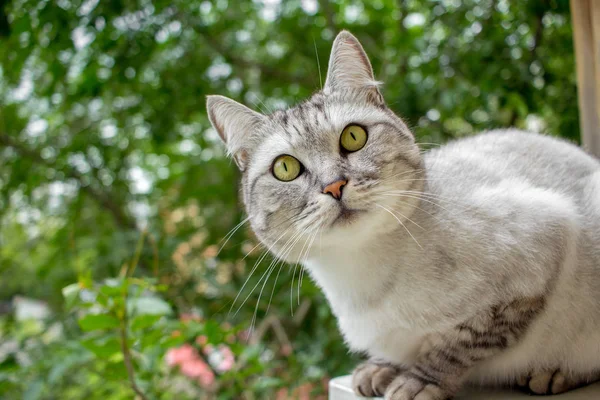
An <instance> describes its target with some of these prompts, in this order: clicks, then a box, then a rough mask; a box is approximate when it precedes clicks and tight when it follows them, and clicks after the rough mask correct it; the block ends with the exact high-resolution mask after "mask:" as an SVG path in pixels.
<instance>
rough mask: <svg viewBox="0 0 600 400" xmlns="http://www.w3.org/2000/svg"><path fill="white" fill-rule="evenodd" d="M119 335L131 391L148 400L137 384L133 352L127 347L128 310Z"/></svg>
mask: <svg viewBox="0 0 600 400" xmlns="http://www.w3.org/2000/svg"><path fill="white" fill-rule="evenodd" d="M119 334H120V336H121V352H122V353H123V362H124V363H125V368H126V369H127V378H129V384H130V385H131V389H133V391H134V392H135V393H136V394H137V395H138V396H140V398H141V399H142V400H148V398H147V397H146V395H145V394H144V392H143V391H142V389H140V388H139V386H138V385H137V383H136V382H135V369H134V368H133V362H132V361H131V352H130V351H129V346H128V345H127V310H125V312H124V314H123V319H121V326H120V328H119Z"/></svg>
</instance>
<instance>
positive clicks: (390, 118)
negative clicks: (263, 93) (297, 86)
mask: <svg viewBox="0 0 600 400" xmlns="http://www.w3.org/2000/svg"><path fill="white" fill-rule="evenodd" d="M208 110H209V115H210V118H211V121H212V123H213V125H214V126H215V128H216V129H217V130H218V131H219V133H220V134H221V136H222V137H223V139H224V140H225V141H226V143H227V144H228V150H229V151H230V153H231V154H232V155H233V156H234V158H235V160H236V162H237V164H238V166H239V167H240V168H241V170H242V171H243V178H242V194H243V200H244V204H245V206H246V211H247V213H248V216H249V218H250V223H251V225H252V228H253V230H254V231H255V233H256V234H257V235H258V237H259V238H260V239H261V241H262V242H263V244H265V245H266V246H267V247H269V248H270V250H271V251H272V252H273V253H275V254H276V255H278V256H279V257H281V258H284V259H286V260H288V261H298V260H299V259H300V258H303V257H305V256H307V254H304V253H307V252H308V249H309V248H319V251H322V250H323V248H327V247H329V246H352V245H353V244H358V242H360V241H364V240H369V237H373V236H374V234H375V233H381V232H385V231H390V230H393V229H397V228H398V226H399V223H404V221H406V219H407V218H408V217H409V215H410V214H411V213H412V211H413V208H414V201H412V200H411V199H414V198H416V197H417V196H414V197H412V198H411V197H407V196H403V197H399V196H398V194H399V193H400V192H401V191H411V190H415V191H418V190H420V189H421V187H422V179H421V177H422V168H421V157H420V153H419V149H418V147H417V146H416V145H415V143H414V138H413V136H412V134H411V133H410V131H409V129H408V128H407V127H406V125H405V124H404V123H403V122H402V120H401V119H400V118H398V117H397V116H396V115H395V114H394V113H393V112H392V111H390V110H389V109H388V108H387V107H386V106H385V104H384V102H383V99H382V97H381V94H380V93H379V91H378V88H377V82H375V80H374V79H373V75H372V70H371V66H370V63H369V61H368V59H367V58H366V55H365V54H364V51H363V50H362V47H361V46H360V44H359V43H358V41H357V40H356V39H355V38H354V37H353V36H352V35H350V34H349V33H347V32H342V33H341V34H340V35H338V37H337V39H336V41H335V43H334V47H333V50H332V55H331V60H330V63H329V71H328V76H327V81H326V85H325V88H324V90H323V91H322V92H319V93H317V94H315V95H314V96H313V97H312V98H311V99H309V100H308V101H306V102H304V103H302V104H300V105H298V106H296V107H293V108H291V109H288V110H286V111H277V112H275V113H273V114H271V115H268V116H264V115H261V114H258V113H255V112H253V111H251V110H249V109H247V108H246V107H244V106H242V105H240V104H238V103H235V102H233V101H232V100H229V99H226V98H223V97H218V96H211V97H209V100H208Z"/></svg>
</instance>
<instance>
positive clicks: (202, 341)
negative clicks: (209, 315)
mask: <svg viewBox="0 0 600 400" xmlns="http://www.w3.org/2000/svg"><path fill="white" fill-rule="evenodd" d="M206 343H208V338H207V337H206V335H200V336H198V337H197V338H196V344H197V345H199V346H204V345H205V344H206Z"/></svg>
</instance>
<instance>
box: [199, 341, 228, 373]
mask: <svg viewBox="0 0 600 400" xmlns="http://www.w3.org/2000/svg"><path fill="white" fill-rule="evenodd" d="M204 354H206V356H207V357H208V362H209V363H210V365H212V366H213V367H214V369H216V370H217V371H218V372H225V371H229V370H230V369H231V368H233V364H234V363H235V356H234V355H233V352H232V351H231V349H230V348H229V347H227V346H226V345H224V344H220V345H219V346H218V347H217V348H215V347H214V346H212V345H210V344H209V345H206V346H205V347H204Z"/></svg>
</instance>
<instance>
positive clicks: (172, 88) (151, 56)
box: [0, 0, 579, 399]
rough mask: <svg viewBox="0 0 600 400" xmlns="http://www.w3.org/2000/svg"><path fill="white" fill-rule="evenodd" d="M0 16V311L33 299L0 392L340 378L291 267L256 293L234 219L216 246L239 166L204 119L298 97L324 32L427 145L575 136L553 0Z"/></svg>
mask: <svg viewBox="0 0 600 400" xmlns="http://www.w3.org/2000/svg"><path fill="white" fill-rule="evenodd" d="M2 4H3V5H4V9H2V10H0V104H1V106H0V302H1V304H0V310H4V309H6V308H7V307H6V305H8V304H12V305H13V306H14V308H15V309H18V308H19V306H18V304H19V299H21V298H23V296H26V297H28V298H35V299H39V300H43V301H44V302H46V303H47V304H48V305H49V307H50V314H49V315H45V316H44V317H41V318H34V319H28V318H23V317H22V316H19V315H17V314H18V313H16V312H8V313H5V314H4V315H1V316H0V397H2V398H4V397H6V398H25V399H40V398H44V399H46V398H47V399H53V398H61V399H81V398H90V399H96V398H98V399H100V398H102V399H104V398H108V399H122V398H123V399H124V398H132V397H133V395H134V392H133V390H134V388H137V390H138V392H139V393H143V396H145V397H147V398H161V399H167V398H184V399H185V398H223V399H224V398H233V397H236V396H237V397H240V396H242V397H243V398H247V399H254V398H272V397H275V394H276V393H279V395H280V396H283V397H285V396H286V393H287V395H288V396H290V397H292V396H296V397H298V396H300V394H301V393H306V391H308V392H311V393H312V394H311V396H312V397H311V398H316V397H317V396H318V395H322V394H323V393H324V386H323V384H322V381H323V380H326V379H327V378H328V377H331V376H334V375H339V374H343V373H347V372H349V371H350V369H351V367H352V365H353V363H354V362H355V361H356V360H355V358H354V357H352V356H350V355H348V354H347V350H346V349H345V346H344V344H343V341H342V339H341V338H340V336H339V333H338V331H337V327H336V323H335V319H334V318H333V316H332V314H331V312H330V310H329V308H328V307H327V304H326V301H325V299H324V298H323V296H322V294H320V292H319V291H318V290H317V288H316V287H315V286H314V285H313V284H312V283H311V282H310V281H309V279H304V280H303V285H302V286H301V288H300V289H298V287H297V285H298V283H299V279H298V277H297V275H298V274H297V270H296V269H295V268H293V266H292V268H289V267H287V266H284V267H283V268H282V269H281V273H280V274H279V273H277V274H272V275H270V279H269V280H268V283H267V285H266V286H265V288H264V291H263V296H262V299H260V301H259V295H258V293H259V292H260V291H261V288H262V281H261V280H260V279H261V277H262V276H264V275H263V273H264V272H265V271H266V265H268V263H270V262H271V259H270V258H269V257H266V258H265V259H263V261H262V262H259V260H261V258H260V256H261V254H262V252H261V251H258V250H256V248H255V247H256V245H257V242H256V239H255V238H254V237H253V236H252V235H251V233H250V232H249V231H248V229H247V228H246V226H243V227H242V228H241V229H239V230H238V231H237V232H235V233H233V234H232V236H231V237H230V238H229V236H228V232H229V231H230V229H232V228H233V227H235V226H236V225H237V224H238V223H240V222H241V221H242V220H243V218H244V216H243V213H242V211H241V209H240V207H239V205H238V194H237V188H236V180H237V178H238V173H237V171H236V170H235V167H234V165H233V163H232V162H231V161H230V160H228V159H226V158H225V157H224V152H223V148H222V146H221V144H220V143H219V139H218V135H217V134H216V132H214V130H212V129H211V128H210V125H209V123H208V120H207V117H206V114H205V109H204V96H205V95H207V94H215V93H216V94H223V95H227V96H230V97H232V98H235V99H236V100H239V101H242V102H244V103H246V104H248V105H249V106H252V107H254V108H256V109H258V110H262V111H264V112H268V111H269V110H273V109H276V108H281V107H285V106H286V105H291V104H294V103H295V102H297V101H300V100H302V99H304V98H305V97H307V96H309V95H310V94H311V93H312V92H313V91H315V90H317V89H319V87H320V85H321V84H322V83H321V82H322V80H323V79H324V74H325V69H326V61H327V58H328V54H329V50H330V47H331V41H332V40H333V38H334V36H335V33H336V32H338V31H339V30H341V29H349V30H351V31H352V32H353V33H354V34H356V35H357V37H358V38H359V39H360V40H361V41H362V43H363V44H364V46H365V48H366V50H367V52H368V53H369V54H370V56H371V59H372V63H373V67H374V70H375V72H376V75H377V78H378V79H379V80H381V81H384V82H385V86H384V95H385V97H386V99H387V101H388V103H389V105H390V107H391V108H392V109H394V110H395V111H396V112H398V113H399V114H400V115H402V116H403V117H404V118H405V119H406V121H407V123H408V124H409V125H410V126H411V127H412V128H413V130H414V131H415V133H416V135H417V138H418V140H419V141H420V142H421V143H423V144H424V147H427V146H429V144H436V143H440V142H443V141H445V140H448V139H452V138H456V137H461V136H464V135H469V134H472V133H474V132H476V131H478V130H482V129H491V128H495V127H503V126H517V127H521V128H531V129H541V130H544V131H546V132H548V133H549V134H552V135H559V136H562V137H565V138H567V139H570V140H574V141H578V140H579V126H578V114H577V99H576V86H575V78H574V75H575V71H574V61H573V58H574V57H573V46H572V36H571V35H572V31H571V26H570V15H569V6H568V2H567V1H566V0H545V1H541V0H537V1H536V0H524V1H518V2H516V1H514V2H511V1H506V0H499V1H495V0H432V1H429V2H422V1H417V0H396V1H392V0H374V1H368V2H367V1H365V2H360V1H354V0H337V1H325V0H323V1H318V2H317V1H315V0H313V1H305V0H303V1H300V0H289V1H282V2H266V1H253V0H240V1H235V2H233V1H231V0H230V1H229V2H228V1H227V0H215V1H200V0H186V1H182V0H175V1H165V0H157V1H151V0H140V1H127V2H125V1H118V0H117V1H97V0H86V1H78V0H74V1H68V0H59V1H41V0H40V1H38V0H11V1H8V2H3V3H2ZM2 21H8V25H7V26H6V25H3V24H2ZM225 237H227V238H228V239H227V240H225V239H223V238H225ZM221 246H223V248H222V249H221V250H220V248H221ZM255 265H258V267H257V270H256V272H255V273H254V274H253V275H252V276H251V277H250V278H249V281H248V283H247V284H245V281H246V278H248V276H249V275H250V271H251V270H253V268H254V266H255ZM277 267H278V266H277ZM277 271H279V270H277ZM294 273H295V275H296V276H295V277H293V275H294ZM276 276H277V277H278V278H279V279H278V280H276V279H275V277H276ZM74 282H75V283H74ZM292 283H293V285H294V287H291V284H292ZM252 288H255V290H253V291H251V289H252ZM238 293H240V295H239V297H238ZM246 300H247V301H246ZM290 303H291V304H290ZM238 308H239V310H238ZM230 309H231V312H230V313H229V310H230ZM290 309H293V313H292V311H290ZM255 315H256V319H254V316H255ZM254 321H256V323H255V322H254ZM252 326H253V327H254V328H255V333H256V335H255V336H254V339H251V340H248V338H247V337H246V336H247V334H246V333H244V332H247V331H248V329H250V328H251V327H252ZM190 346H191V347H190ZM223 346H225V347H223ZM182 348H183V349H184V350H181V349H182ZM190 348H191V349H193V351H191V354H192V355H193V357H192V359H191V361H189V360H188V361H189V362H188V364H185V363H183V364H182V363H179V364H177V363H175V364H172V365H170V366H169V363H168V362H167V360H169V359H172V355H173V354H175V353H177V351H180V353H182V354H183V353H185V352H186V351H187V352H188V353H190ZM225 348H227V349H229V350H227V351H231V353H232V354H233V356H234V358H235V363H234V365H233V366H231V367H230V369H227V370H222V371H220V370H218V369H217V367H218V365H219V363H218V362H217V361H219V357H221V358H223V357H225V356H224V355H223V354H228V353H227V351H226V350H225ZM174 352H175V353H174ZM205 353H206V354H205ZM168 354H170V355H171V356H168ZM177 354H178V353H177ZM188 355H189V354H188ZM169 357H171V358H169ZM211 357H212V358H211ZM211 360H212V361H211ZM215 360H216V361H215ZM220 362H222V360H221V361H220ZM183 365H186V368H188V369H189V370H186V371H187V372H188V374H187V375H186V373H185V371H184V367H183ZM190 365H192V366H195V367H196V369H195V370H193V371H192V369H193V368H191V367H190ZM205 366H208V367H209V369H210V373H212V374H213V375H214V377H215V381H214V382H213V383H211V384H207V381H208V380H209V379H208V378H207V377H208V376H210V374H209V373H207V372H206V368H205ZM203 368H204V369H203ZM194 371H196V372H197V373H198V374H200V375H198V376H195V377H190V376H189V375H190V374H192V375H193V373H196V372H194ZM198 371H200V372H201V373H200V372H198ZM202 379H204V381H202ZM282 388H290V390H289V392H281V390H282ZM138 397H140V395H139V394H138Z"/></svg>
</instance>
